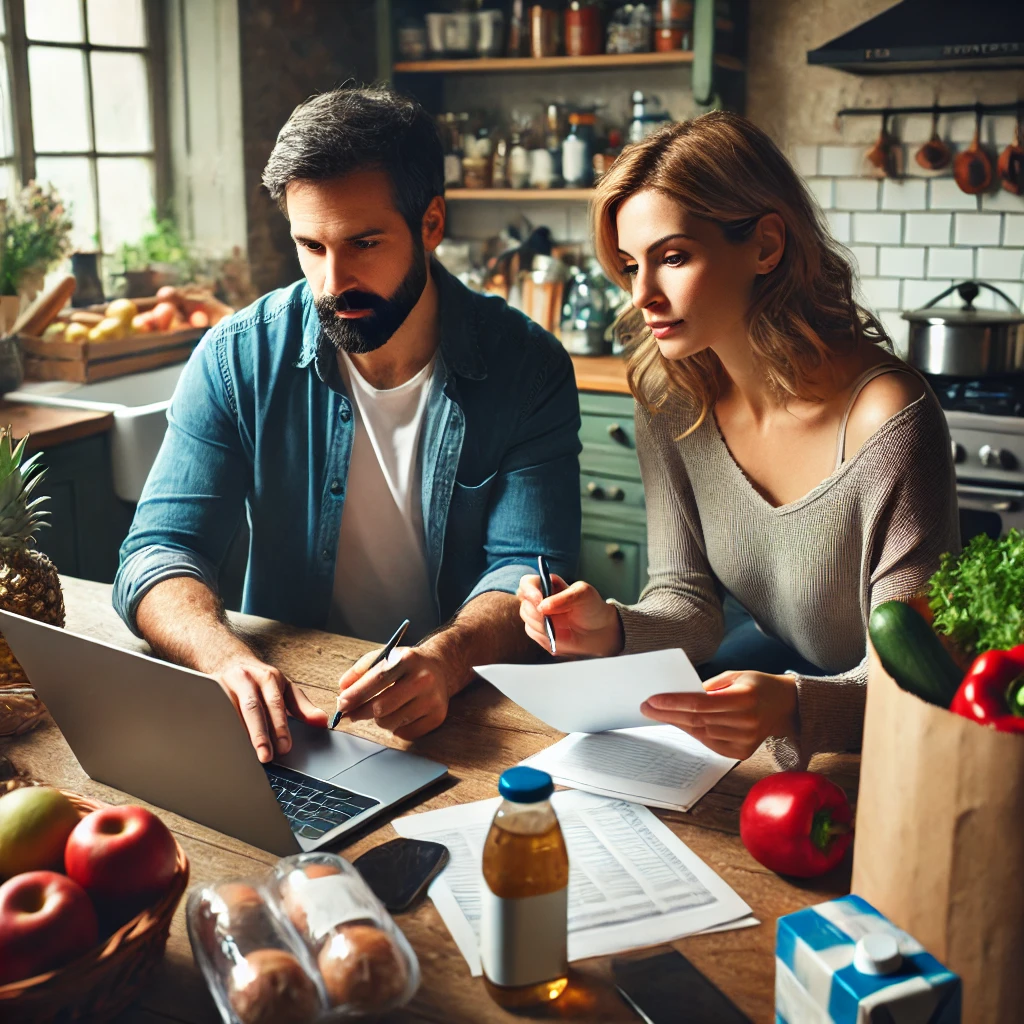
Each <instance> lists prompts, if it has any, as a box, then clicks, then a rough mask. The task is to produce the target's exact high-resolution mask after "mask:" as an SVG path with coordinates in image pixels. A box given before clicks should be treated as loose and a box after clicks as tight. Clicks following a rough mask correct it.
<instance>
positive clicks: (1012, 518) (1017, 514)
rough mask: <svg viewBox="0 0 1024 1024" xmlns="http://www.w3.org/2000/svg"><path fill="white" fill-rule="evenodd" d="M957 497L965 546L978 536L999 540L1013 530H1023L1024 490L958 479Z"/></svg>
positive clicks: (1006, 485) (1008, 485)
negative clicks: (983, 535)
mask: <svg viewBox="0 0 1024 1024" xmlns="http://www.w3.org/2000/svg"><path fill="white" fill-rule="evenodd" d="M956 496H957V502H958V503H959V505H960V539H961V541H962V542H963V543H964V544H966V543H967V542H968V541H969V540H970V539H971V538H972V537H974V536H977V535H978V534H979V533H987V534H988V535H989V536H990V537H992V538H993V539H998V538H999V537H1005V536H1006V534H1007V533H1008V532H1009V531H1010V530H1011V529H1014V528H1016V529H1018V530H1022V531H1024V490H1022V489H1021V488H1020V487H1015V486H1012V485H1010V484H993V483H992V481H990V480H989V481H986V482H985V483H983V484H982V483H974V482H972V481H967V480H958V481H957V485H956Z"/></svg>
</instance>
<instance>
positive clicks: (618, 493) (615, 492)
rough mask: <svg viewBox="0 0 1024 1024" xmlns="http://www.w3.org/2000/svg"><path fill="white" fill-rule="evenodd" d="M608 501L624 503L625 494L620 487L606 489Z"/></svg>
mask: <svg viewBox="0 0 1024 1024" xmlns="http://www.w3.org/2000/svg"><path fill="white" fill-rule="evenodd" d="M608 500H609V501H625V500H626V492H625V491H624V490H623V489H622V488H621V487H609V488H608Z"/></svg>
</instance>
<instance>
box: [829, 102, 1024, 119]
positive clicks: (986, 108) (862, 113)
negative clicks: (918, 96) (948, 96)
mask: <svg viewBox="0 0 1024 1024" xmlns="http://www.w3.org/2000/svg"><path fill="white" fill-rule="evenodd" d="M1013 113H1022V114H1024V99H1021V100H1017V101H1016V102H1015V103H957V104H953V105H947V104H943V103H933V104H932V105H931V106H930V107H844V108H843V109H842V110H840V111H839V112H838V114H837V115H836V116H837V117H882V116H883V115H884V116H886V117H894V116H899V115H900V114H981V115H982V116H984V115H986V114H1013Z"/></svg>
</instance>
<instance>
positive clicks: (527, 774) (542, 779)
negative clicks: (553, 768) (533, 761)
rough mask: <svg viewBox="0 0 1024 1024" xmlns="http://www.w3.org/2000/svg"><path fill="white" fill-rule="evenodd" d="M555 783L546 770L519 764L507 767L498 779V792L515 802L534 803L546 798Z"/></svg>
mask: <svg viewBox="0 0 1024 1024" xmlns="http://www.w3.org/2000/svg"><path fill="white" fill-rule="evenodd" d="M554 788H555V785H554V783H553V782H552V781H551V776H550V775H548V773H547V772H540V771H537V769H536V768H527V767H525V766H524V765H520V766H519V767H517V768H508V769H506V770H505V771H503V772H502V773H501V778H500V779H498V792H499V793H500V794H501V795H502V796H503V797H504V798H505V799H506V800H511V801H512V802H513V803H517V804H535V803H539V802H540V801H541V800H547V798H548V797H549V796H551V794H552V792H553V791H554Z"/></svg>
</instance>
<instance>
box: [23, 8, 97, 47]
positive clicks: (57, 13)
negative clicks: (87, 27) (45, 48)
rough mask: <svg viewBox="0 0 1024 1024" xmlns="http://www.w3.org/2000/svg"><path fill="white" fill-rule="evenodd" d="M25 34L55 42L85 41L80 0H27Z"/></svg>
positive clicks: (32, 37)
mask: <svg viewBox="0 0 1024 1024" xmlns="http://www.w3.org/2000/svg"><path fill="white" fill-rule="evenodd" d="M25 34H26V35H27V36H28V37H29V39H52V40H53V41H54V42H55V43H82V42H85V39H84V38H83V36H82V8H81V7H80V6H79V3H78V0H25Z"/></svg>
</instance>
